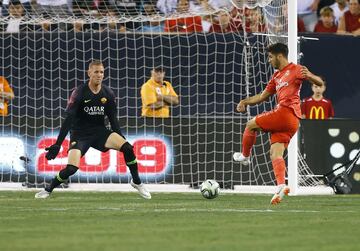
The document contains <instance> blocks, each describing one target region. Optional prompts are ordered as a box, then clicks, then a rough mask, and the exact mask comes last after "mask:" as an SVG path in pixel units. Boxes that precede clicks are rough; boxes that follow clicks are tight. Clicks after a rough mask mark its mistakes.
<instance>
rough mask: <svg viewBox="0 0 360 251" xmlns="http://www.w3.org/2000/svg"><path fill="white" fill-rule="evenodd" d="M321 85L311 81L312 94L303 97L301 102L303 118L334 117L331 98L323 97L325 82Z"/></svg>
mask: <svg viewBox="0 0 360 251" xmlns="http://www.w3.org/2000/svg"><path fill="white" fill-rule="evenodd" d="M321 79H322V80H323V82H324V84H323V85H322V86H318V85H315V84H313V83H311V84H312V85H311V89H312V91H313V95H312V96H311V97H308V98H305V99H303V100H302V103H301V113H302V118H303V119H331V118H333V117H334V108H333V105H332V103H331V100H329V99H326V98H325V97H324V95H323V94H324V92H325V90H326V83H325V80H324V79H323V78H321Z"/></svg>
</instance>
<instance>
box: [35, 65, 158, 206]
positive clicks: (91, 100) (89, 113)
mask: <svg viewBox="0 0 360 251" xmlns="http://www.w3.org/2000/svg"><path fill="white" fill-rule="evenodd" d="M88 75H89V78H90V80H89V83H88V84H82V85H80V86H78V87H77V88H76V89H75V90H74V91H73V92H72V94H71V97H70V99H69V102H68V105H67V109H66V113H67V116H66V118H65V120H64V122H63V124H62V126H61V129H60V133H59V136H58V137H57V140H56V142H55V144H53V145H52V146H50V147H48V148H46V149H45V150H46V151H47V153H46V158H47V159H48V160H52V159H55V158H56V156H57V155H58V153H59V151H60V147H61V144H62V142H63V141H64V139H65V137H66V135H67V133H68V132H69V130H70V146H69V152H68V164H67V165H66V167H65V168H64V169H62V170H61V171H60V172H59V173H58V174H57V175H56V176H55V177H54V178H53V179H52V181H51V183H50V186H48V187H46V188H45V190H43V191H40V192H38V193H37V194H36V195H35V198H42V199H45V198H48V197H49V196H50V194H51V193H52V191H53V190H54V188H55V187H57V186H59V185H60V184H61V183H63V182H64V181H66V180H67V179H68V178H69V177H70V176H71V175H73V174H75V173H76V171H77V170H78V169H79V163H80V158H81V157H82V156H84V155H85V153H86V152H87V150H88V149H89V148H90V147H93V148H95V149H97V150H99V151H102V152H106V151H108V150H109V149H115V150H118V151H121V152H122V153H123V154H124V159H125V161H126V164H127V166H128V167H129V169H130V173H131V176H132V180H131V185H132V186H133V187H134V188H135V189H137V190H138V192H139V194H140V195H141V196H142V197H143V198H145V199H151V195H150V193H149V191H148V190H147V189H146V188H145V186H144V185H143V184H142V183H141V180H140V177H139V173H138V166H137V162H136V157H135V154H134V151H133V147H132V145H130V144H129V142H127V141H126V139H125V138H124V136H123V135H122V134H121V131H120V126H119V122H118V120H117V117H116V116H117V109H116V103H115V95H114V93H113V91H112V90H111V89H110V88H109V87H107V86H104V85H102V80H103V78H104V66H103V64H102V62H101V61H98V60H94V61H92V62H91V63H90V65H89V70H88ZM105 115H106V116H107V117H108V118H109V121H110V124H111V128H112V130H109V129H107V128H106V126H105V120H104V119H105Z"/></svg>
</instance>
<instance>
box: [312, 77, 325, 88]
mask: <svg viewBox="0 0 360 251" xmlns="http://www.w3.org/2000/svg"><path fill="white" fill-rule="evenodd" d="M319 78H321V80H322V81H323V82H324V86H325V87H326V80H325V78H324V76H321V75H320V76H319ZM312 85H314V84H312Z"/></svg>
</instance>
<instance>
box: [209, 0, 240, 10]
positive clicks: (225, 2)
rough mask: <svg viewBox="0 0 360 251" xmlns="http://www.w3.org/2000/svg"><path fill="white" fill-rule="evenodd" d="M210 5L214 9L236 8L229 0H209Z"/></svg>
mask: <svg viewBox="0 0 360 251" xmlns="http://www.w3.org/2000/svg"><path fill="white" fill-rule="evenodd" d="M209 5H210V6H211V7H212V8H213V9H214V10H219V9H226V10H232V9H234V5H233V4H232V3H231V1H229V0H209Z"/></svg>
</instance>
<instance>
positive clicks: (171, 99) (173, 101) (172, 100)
mask: <svg viewBox="0 0 360 251" xmlns="http://www.w3.org/2000/svg"><path fill="white" fill-rule="evenodd" d="M158 100H163V101H164V102H165V103H166V104H168V105H178V104H179V97H177V96H172V95H158Z"/></svg>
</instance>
